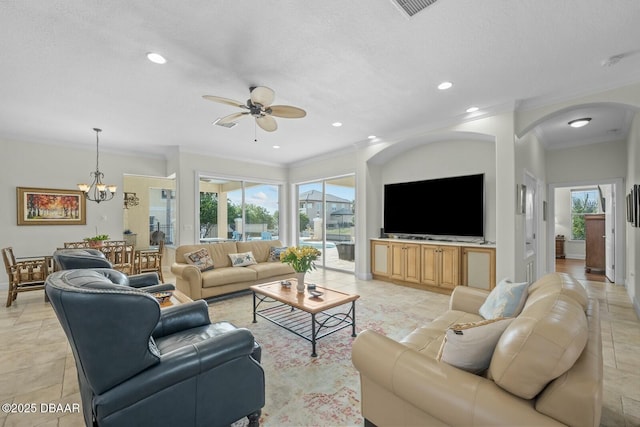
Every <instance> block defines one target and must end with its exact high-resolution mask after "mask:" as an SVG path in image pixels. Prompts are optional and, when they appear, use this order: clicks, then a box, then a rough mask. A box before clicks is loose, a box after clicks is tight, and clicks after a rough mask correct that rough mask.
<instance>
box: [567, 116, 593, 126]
mask: <svg viewBox="0 0 640 427" xmlns="http://www.w3.org/2000/svg"><path fill="white" fill-rule="evenodd" d="M590 121H591V117H584V118H582V119H575V120H571V121H570V122H569V126H571V127H572V128H581V127H582V126H586V125H588V124H589V122H590Z"/></svg>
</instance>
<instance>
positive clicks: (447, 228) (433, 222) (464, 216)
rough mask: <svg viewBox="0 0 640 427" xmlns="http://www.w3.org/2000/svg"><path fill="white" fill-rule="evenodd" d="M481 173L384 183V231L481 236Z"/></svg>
mask: <svg viewBox="0 0 640 427" xmlns="http://www.w3.org/2000/svg"><path fill="white" fill-rule="evenodd" d="M484 198H485V191H484V174H475V175H465V176H454V177H448V178H438V179H429V180H424V181H412V182H401V183H394V184H386V185H385V186H384V227H383V228H384V232H385V233H386V234H395V235H407V236H422V237H431V236H434V238H438V237H440V238H445V237H451V238H456V237H466V238H472V237H473V238H476V237H479V238H483V239H484V217H485V205H484Z"/></svg>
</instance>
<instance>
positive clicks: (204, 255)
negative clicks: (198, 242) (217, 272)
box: [184, 248, 213, 271]
mask: <svg viewBox="0 0 640 427" xmlns="http://www.w3.org/2000/svg"><path fill="white" fill-rule="evenodd" d="M184 258H185V260H186V261H187V263H188V264H193V265H195V266H196V267H198V268H199V269H200V271H207V270H213V260H212V259H211V256H210V255H209V251H208V250H206V249H205V248H202V249H198V250H197V251H195V252H189V253H186V254H184Z"/></svg>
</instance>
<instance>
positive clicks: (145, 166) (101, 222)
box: [0, 139, 166, 282]
mask: <svg viewBox="0 0 640 427" xmlns="http://www.w3.org/2000/svg"><path fill="white" fill-rule="evenodd" d="M89 141H90V139H89V140H88V142H89ZM0 152H2V153H4V154H3V155H2V156H1V157H0V200H2V201H3V209H1V210H0V246H2V247H7V246H12V247H13V249H14V252H15V254H16V256H40V255H49V254H51V253H53V251H54V250H55V249H56V248H58V247H62V246H63V243H64V242H69V241H80V240H82V239H83V238H84V237H89V236H93V235H95V234H96V230H97V232H98V233H99V234H109V235H110V236H112V238H114V239H115V238H117V239H121V238H122V232H123V231H124V226H123V212H122V211H123V199H122V189H123V175H124V174H142V175H155V176H164V175H165V173H166V171H165V162H164V160H161V159H157V158H150V157H149V158H141V157H135V156H131V155H126V156H125V155H121V154H114V153H110V152H104V151H103V150H100V171H101V172H103V173H104V174H105V178H104V181H105V182H106V183H109V184H115V185H117V186H118V194H117V195H116V197H115V198H114V199H112V200H110V201H108V202H102V203H99V204H98V203H95V202H89V201H87V224H86V225H46V226H36V225H28V226H26V225H23V226H18V225H17V212H16V210H17V209H16V187H38V188H55V189H68V190H77V188H78V187H77V184H78V183H81V182H84V183H90V177H89V172H91V171H93V170H95V154H96V152H95V146H94V145H90V146H89V147H88V149H87V150H78V149H73V148H69V147H66V146H55V145H43V144H33V143H27V142H18V141H6V140H2V141H0ZM3 278H4V276H3ZM0 282H5V280H3V279H0Z"/></svg>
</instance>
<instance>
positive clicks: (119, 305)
mask: <svg viewBox="0 0 640 427" xmlns="http://www.w3.org/2000/svg"><path fill="white" fill-rule="evenodd" d="M112 271H114V272H115V273H118V274H120V273H119V272H117V271H115V270H112ZM115 276H117V274H116V275H115ZM110 277H111V275H110V274H105V272H104V271H96V270H89V269H82V270H64V271H58V272H55V273H53V274H51V275H49V277H48V278H47V280H46V284H45V291H46V293H47V295H48V296H49V299H50V301H51V305H52V306H53V309H54V311H55V313H56V315H57V317H58V320H59V321H60V324H61V325H62V328H63V329H64V332H65V333H66V335H67V339H68V341H69V344H70V345H71V349H72V351H73V355H74V357H75V362H76V368H77V372H78V382H79V384H80V395H81V399H82V409H83V413H84V419H85V423H86V425H87V426H101V427H109V426H117V427H128V426H131V427H140V426H154V427H162V426H167V427H168V426H171V427H175V426H181V427H189V426H207V427H216V426H228V425H230V424H232V423H234V422H235V421H237V420H240V419H242V418H243V417H248V418H249V425H250V426H257V425H258V423H259V416H260V411H261V408H262V407H263V406H264V402H265V379H264V371H263V369H262V367H261V366H260V364H259V361H260V348H259V346H257V348H256V344H255V341H254V337H253V335H252V334H251V332H250V331H249V330H248V329H244V328H236V327H235V326H233V325H232V324H230V323H228V322H220V323H211V321H210V319H209V313H208V307H207V304H206V302H205V301H203V300H199V301H194V302H190V303H186V304H181V305H176V306H172V307H169V308H165V309H160V305H159V304H158V301H157V300H156V299H155V298H154V297H153V296H152V295H150V294H149V293H146V292H143V291H140V290H138V289H134V288H131V287H126V286H122V285H118V284H115V283H113V282H112V281H111V280H110Z"/></svg>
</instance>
